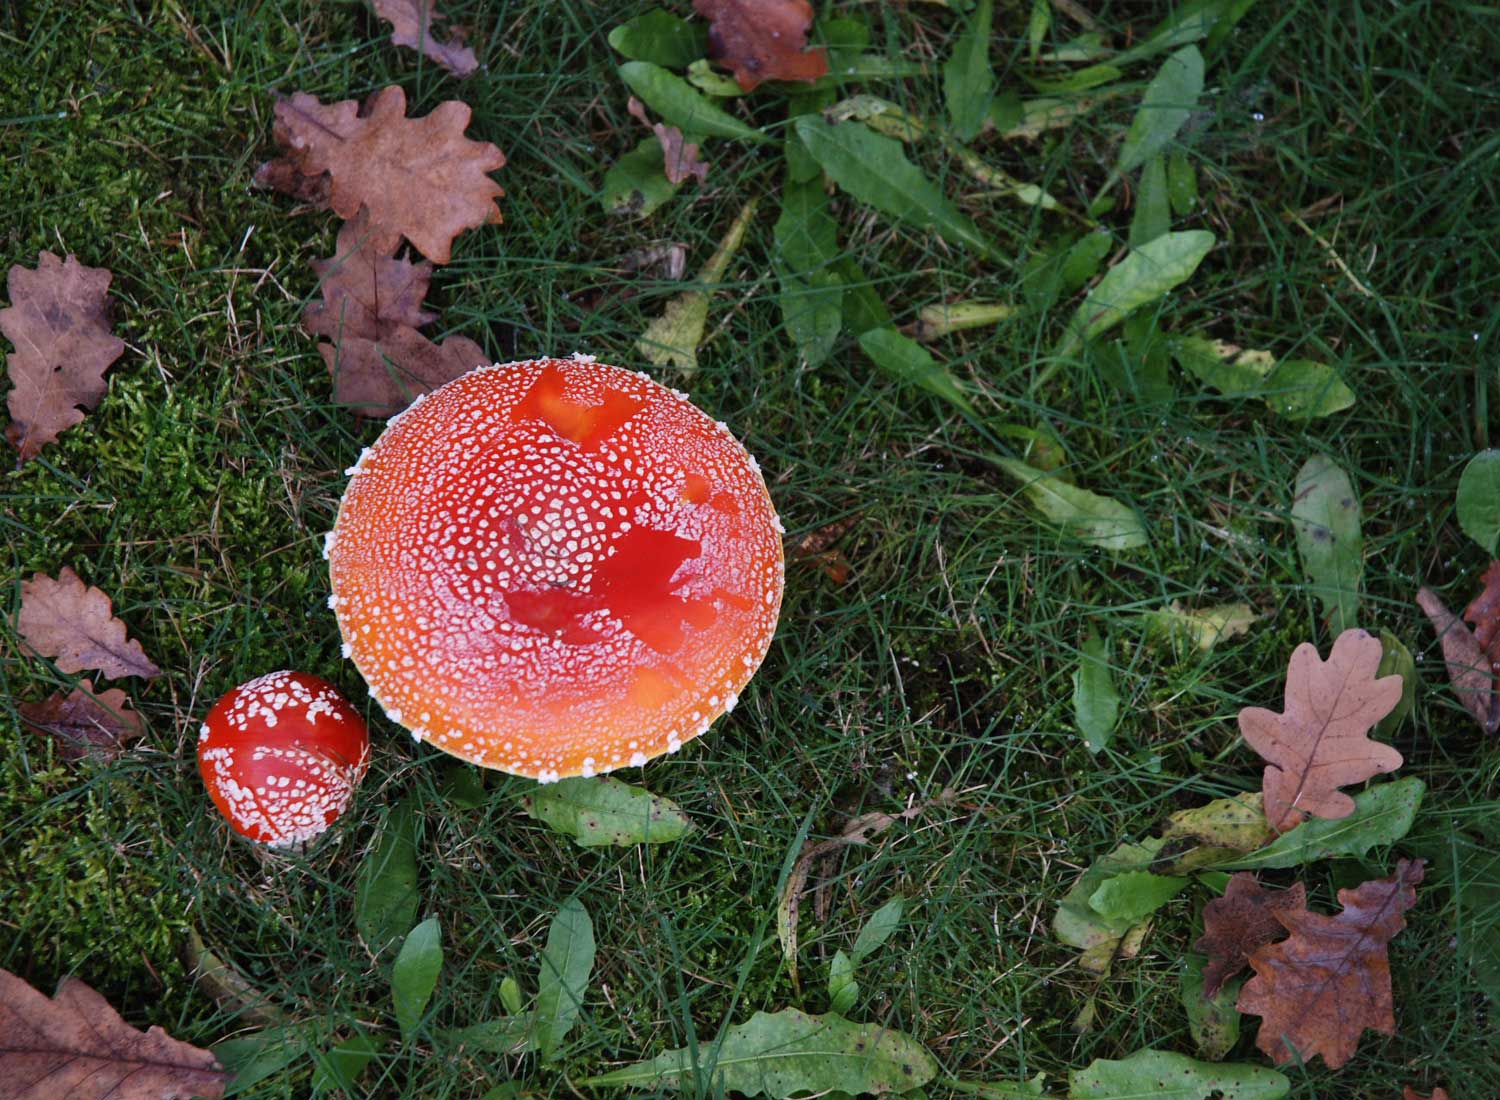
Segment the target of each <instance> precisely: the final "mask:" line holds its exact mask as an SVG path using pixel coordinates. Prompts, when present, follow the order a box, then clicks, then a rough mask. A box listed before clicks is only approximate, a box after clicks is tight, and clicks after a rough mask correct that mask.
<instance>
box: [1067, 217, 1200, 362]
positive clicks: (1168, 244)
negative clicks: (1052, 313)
mask: <svg viewBox="0 0 1500 1100" xmlns="http://www.w3.org/2000/svg"><path fill="white" fill-rule="evenodd" d="M1213 246H1214V235H1213V234H1212V233H1210V232H1208V231H1207V230H1206V229H1189V230H1187V231H1186V232H1182V233H1163V234H1162V235H1161V236H1160V237H1157V238H1156V240H1154V241H1152V242H1150V243H1149V244H1146V245H1143V246H1142V247H1140V248H1135V249H1131V251H1130V252H1129V253H1128V254H1127V255H1126V256H1125V258H1124V259H1123V260H1121V261H1120V262H1119V263H1117V264H1115V266H1114V267H1112V268H1110V269H1109V270H1108V271H1106V272H1105V273H1104V277H1103V278H1102V279H1100V280H1099V281H1098V282H1097V283H1095V284H1094V289H1092V290H1091V291H1089V293H1088V297H1086V298H1085V299H1084V300H1083V303H1082V304H1081V305H1079V307H1078V311H1077V312H1076V313H1075V314H1074V315H1073V319H1072V321H1071V322H1069V324H1068V335H1067V336H1066V337H1065V338H1064V343H1063V351H1064V352H1065V353H1066V352H1067V351H1071V350H1072V349H1073V348H1076V347H1077V346H1078V344H1079V343H1080V342H1082V341H1085V340H1093V339H1096V338H1097V337H1099V336H1100V335H1102V334H1103V333H1105V332H1107V331H1109V330H1110V329H1111V328H1113V327H1114V326H1115V325H1117V324H1119V323H1120V322H1121V321H1123V320H1124V319H1125V318H1126V317H1127V316H1129V315H1130V314H1131V313H1133V312H1135V311H1136V310H1137V309H1140V308H1141V307H1142V306H1144V305H1148V304H1150V303H1151V302H1154V301H1156V300H1157V299H1158V298H1161V297H1163V296H1164V295H1166V294H1167V292H1168V291H1170V290H1171V289H1172V288H1173V287H1176V286H1178V285H1180V284H1181V283H1184V282H1186V281H1187V280H1188V279H1189V278H1190V277H1191V276H1192V274H1193V272H1195V271H1197V270H1198V265H1199V264H1200V263H1202V262H1203V257H1205V256H1207V255H1208V253H1209V250H1210V249H1211V248H1213Z"/></svg>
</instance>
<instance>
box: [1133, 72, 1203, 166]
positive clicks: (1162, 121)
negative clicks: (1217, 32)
mask: <svg viewBox="0 0 1500 1100" xmlns="http://www.w3.org/2000/svg"><path fill="white" fill-rule="evenodd" d="M1202 94H1203V55H1202V54H1201V53H1199V52H1198V47H1197V46H1184V47H1183V48H1182V49H1180V50H1178V51H1177V52H1176V53H1174V54H1172V56H1170V57H1168V58H1167V59H1166V60H1165V61H1164V62H1162V66H1161V69H1160V70H1158V71H1157V74H1156V76H1155V77H1154V78H1153V79H1152V81H1151V83H1150V84H1148V85H1147V86H1146V94H1145V95H1143V96H1142V97H1141V105H1140V107H1139V109H1137V111H1136V113H1135V118H1134V119H1133V120H1132V121H1131V123H1130V129H1129V131H1127V132H1126V134H1125V141H1124V144H1122V145H1121V146H1120V163H1119V166H1118V171H1120V172H1121V173H1125V172H1133V171H1135V170H1136V169H1137V168H1139V167H1140V166H1141V165H1142V164H1145V163H1146V161H1148V160H1150V159H1151V158H1152V157H1154V156H1156V155H1157V154H1158V153H1160V152H1161V151H1162V150H1164V149H1165V148H1166V147H1167V145H1168V143H1170V142H1171V140H1172V139H1173V138H1174V137H1176V136H1177V131H1178V130H1180V129H1182V126H1183V123H1185V122H1187V120H1188V116H1189V115H1191V114H1192V113H1193V111H1194V110H1195V109H1196V108H1197V106H1198V97H1199V96H1200V95H1202ZM1162 184H1163V188H1165V184H1166V179H1165V176H1163V179H1162Z"/></svg>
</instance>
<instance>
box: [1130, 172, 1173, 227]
mask: <svg viewBox="0 0 1500 1100" xmlns="http://www.w3.org/2000/svg"><path fill="white" fill-rule="evenodd" d="M1171 229H1172V208H1171V203H1170V202H1169V201H1168V198H1167V162H1166V160H1165V158H1163V157H1162V155H1161V154H1160V153H1158V154H1157V155H1156V156H1154V157H1152V158H1151V159H1150V160H1148V161H1146V163H1145V165H1144V166H1143V167H1142V168H1141V179H1140V183H1139V184H1137V186H1136V189H1135V214H1134V216H1133V217H1132V218H1131V219H1130V247H1131V248H1140V247H1141V246H1142V245H1144V244H1150V243H1151V242H1152V241H1154V240H1156V238H1157V237H1160V236H1161V235H1162V234H1164V233H1167V232H1170V231H1171Z"/></svg>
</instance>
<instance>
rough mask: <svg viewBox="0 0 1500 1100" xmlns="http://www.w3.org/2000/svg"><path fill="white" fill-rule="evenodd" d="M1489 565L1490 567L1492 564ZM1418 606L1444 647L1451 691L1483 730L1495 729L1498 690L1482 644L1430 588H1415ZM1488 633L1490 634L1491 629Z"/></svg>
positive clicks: (1498, 721) (1499, 719) (1498, 722)
mask: <svg viewBox="0 0 1500 1100" xmlns="http://www.w3.org/2000/svg"><path fill="white" fill-rule="evenodd" d="M1490 568H1491V569H1492V570H1493V568H1494V566H1491V567H1490ZM1489 576H1490V573H1489V572H1486V573H1485V578H1486V581H1488V578H1489ZM1488 593H1489V588H1488V587H1486V589H1485V591H1484V592H1483V593H1481V594H1480V595H1479V597H1477V598H1476V599H1475V600H1474V602H1473V603H1471V604H1469V606H1468V608H1467V609H1466V610H1465V611H1464V615H1465V616H1466V617H1467V616H1469V615H1470V614H1471V613H1472V612H1475V609H1476V606H1481V607H1482V605H1481V604H1480V601H1481V600H1484V599H1485V598H1486V596H1487V595H1488ZM1417 606H1418V607H1420V608H1421V609H1422V610H1423V612H1425V613H1426V615H1427V618H1428V619H1429V620H1430V621H1431V623H1432V629H1433V630H1435V631H1437V636H1438V643H1439V644H1440V645H1441V646H1442V647H1443V662H1444V664H1446V665H1447V668H1448V680H1449V682H1450V683H1452V684H1453V693H1454V694H1455V695H1457V696H1458V701H1459V702H1460V703H1462V704H1463V705H1464V709H1466V710H1467V711H1468V712H1469V713H1470V714H1472V715H1473V716H1474V720H1475V721H1476V722H1478V723H1479V725H1480V727H1481V728H1482V729H1483V730H1484V731H1485V732H1486V733H1494V732H1495V731H1496V730H1497V729H1500V694H1497V692H1496V690H1495V687H1496V683H1495V670H1494V666H1493V664H1492V663H1491V657H1490V656H1489V655H1488V654H1487V653H1486V652H1485V647H1484V646H1482V645H1481V644H1480V642H1479V639H1478V638H1477V637H1476V636H1475V634H1474V632H1473V631H1472V630H1470V629H1469V628H1468V627H1466V626H1465V625H1464V624H1463V623H1462V622H1460V621H1459V618H1458V616H1457V615H1455V614H1453V612H1451V611H1449V610H1448V605H1447V604H1445V603H1443V601H1442V599H1441V597H1439V596H1438V594H1437V593H1436V592H1434V591H1433V590H1432V589H1430V588H1421V589H1418V590H1417ZM1478 617H1479V620H1480V621H1481V622H1486V623H1488V617H1487V616H1485V615H1480V616H1478ZM1489 633H1490V634H1491V635H1492V636H1493V629H1491V630H1490V631H1489ZM1492 642H1493V637H1492Z"/></svg>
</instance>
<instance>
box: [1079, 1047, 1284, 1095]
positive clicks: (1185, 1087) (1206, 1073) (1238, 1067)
mask: <svg viewBox="0 0 1500 1100" xmlns="http://www.w3.org/2000/svg"><path fill="white" fill-rule="evenodd" d="M1291 1088H1292V1083H1291V1082H1290V1081H1288V1080H1287V1079H1286V1078H1285V1077H1284V1076H1282V1075H1281V1074H1280V1073H1277V1072H1276V1071H1275V1070H1274V1069H1267V1068H1266V1067H1265V1066H1251V1065H1242V1064H1237V1063H1230V1064H1227V1065H1226V1064H1224V1063H1217V1064H1215V1063H1210V1062H1199V1061H1196V1060H1194V1059H1192V1058H1189V1057H1188V1056H1187V1055H1185V1054H1174V1053H1172V1052H1171V1051H1166V1050H1138V1051H1136V1052H1135V1053H1134V1054H1132V1055H1130V1057H1128V1058H1123V1059H1121V1060H1120V1061H1118V1062H1111V1061H1107V1060H1105V1059H1103V1058H1099V1059H1096V1060H1094V1061H1093V1062H1090V1063H1089V1066H1088V1068H1087V1069H1081V1070H1077V1069H1075V1070H1072V1071H1070V1072H1069V1073H1068V1100H1144V1098H1145V1097H1150V1098H1151V1100H1281V1097H1283V1096H1285V1095H1286V1094H1287V1093H1288V1092H1290V1091H1291Z"/></svg>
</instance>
